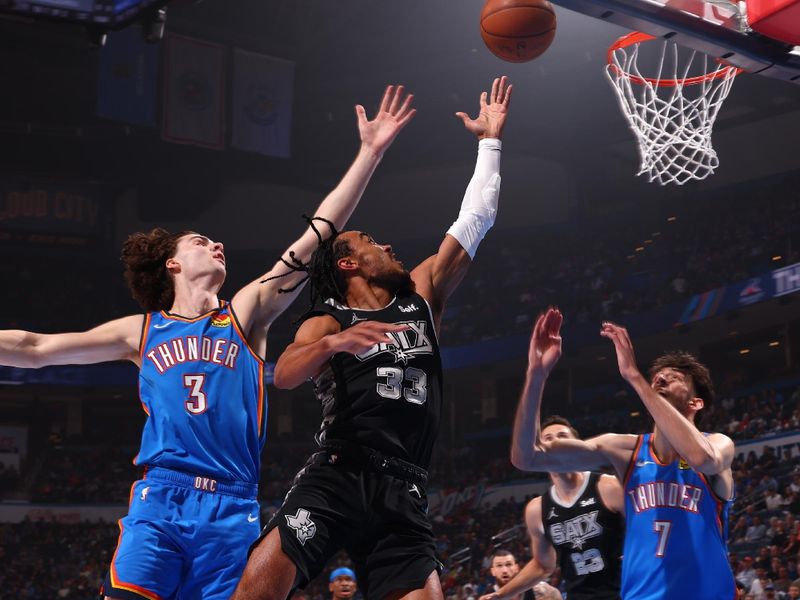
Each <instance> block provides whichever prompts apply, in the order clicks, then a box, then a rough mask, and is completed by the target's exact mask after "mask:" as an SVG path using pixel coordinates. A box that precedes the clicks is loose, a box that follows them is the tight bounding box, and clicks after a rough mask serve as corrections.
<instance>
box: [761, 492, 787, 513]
mask: <svg viewBox="0 0 800 600" xmlns="http://www.w3.org/2000/svg"><path fill="white" fill-rule="evenodd" d="M764 503H765V504H766V506H767V510H778V509H779V508H781V507H782V506H783V496H781V495H780V494H779V493H778V492H776V491H775V490H774V489H772V488H767V490H766V492H765V493H764Z"/></svg>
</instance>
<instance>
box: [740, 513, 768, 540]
mask: <svg viewBox="0 0 800 600" xmlns="http://www.w3.org/2000/svg"><path fill="white" fill-rule="evenodd" d="M766 532H767V528H766V526H765V525H764V524H763V523H762V522H761V517H759V516H758V515H756V516H754V517H753V524H752V525H750V527H748V528H747V533H745V536H744V539H745V540H746V541H748V542H758V541H760V540H762V539H764V534H766Z"/></svg>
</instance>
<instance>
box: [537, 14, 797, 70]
mask: <svg viewBox="0 0 800 600" xmlns="http://www.w3.org/2000/svg"><path fill="white" fill-rule="evenodd" d="M553 2H554V3H555V4H557V5H559V6H563V7H564V8H568V9H571V10H575V11H577V12H580V13H583V14H586V15H588V16H591V17H594V18H597V19H600V20H603V21H608V22H610V23H614V24H616V25H620V26H622V27H625V28H628V29H631V30H634V31H642V32H644V33H649V34H650V35H653V36H656V37H661V38H666V39H670V40H672V41H674V42H675V43H677V44H679V45H681V46H685V47H687V48H692V49H694V50H698V51H700V52H703V53H705V54H707V55H709V56H713V57H715V58H722V59H724V60H725V61H726V62H728V63H729V64H732V65H734V66H736V67H740V68H742V69H744V70H745V71H748V72H750V73H759V74H761V75H766V76H769V77H775V78H778V79H782V80H786V81H791V82H793V83H798V84H800V47H796V46H793V45H791V44H788V43H785V42H781V41H779V40H776V39H772V38H770V37H768V36H765V35H762V34H759V33H756V32H755V31H753V30H752V29H750V27H749V25H748V22H747V14H746V9H745V8H744V7H745V3H744V2H740V3H734V2H729V1H728V0H713V1H710V0H553ZM740 7H741V8H740Z"/></svg>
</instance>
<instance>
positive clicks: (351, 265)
mask: <svg viewBox="0 0 800 600" xmlns="http://www.w3.org/2000/svg"><path fill="white" fill-rule="evenodd" d="M336 266H337V267H339V268H340V269H341V270H342V271H355V270H356V269H358V263H357V262H356V261H354V260H353V259H352V258H350V257H349V256H345V257H344V258H340V259H339V260H337V261H336Z"/></svg>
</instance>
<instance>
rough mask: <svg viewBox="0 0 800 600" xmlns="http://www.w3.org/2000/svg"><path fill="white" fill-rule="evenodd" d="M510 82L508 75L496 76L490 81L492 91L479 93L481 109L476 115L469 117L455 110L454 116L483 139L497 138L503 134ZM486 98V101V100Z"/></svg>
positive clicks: (509, 98)
mask: <svg viewBox="0 0 800 600" xmlns="http://www.w3.org/2000/svg"><path fill="white" fill-rule="evenodd" d="M511 88H512V86H511V84H510V83H508V77H506V76H505V75H504V76H503V77H498V78H496V79H495V80H494V81H493V82H492V91H491V93H490V94H488V95H487V93H486V92H483V93H482V94H481V100H480V103H481V111H480V113H479V114H478V116H477V117H476V118H474V119H471V118H470V117H469V115H468V114H466V113H463V112H457V113H456V116H457V117H458V118H459V119H461V120H462V121H463V123H464V127H466V128H467V131H470V132H472V133H474V134H475V135H477V136H478V138H480V139H483V138H485V137H488V138H498V139H500V138H501V137H502V136H503V127H504V126H505V124H506V117H507V116H508V105H509V103H510V102H511ZM487 99H488V102H487Z"/></svg>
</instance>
